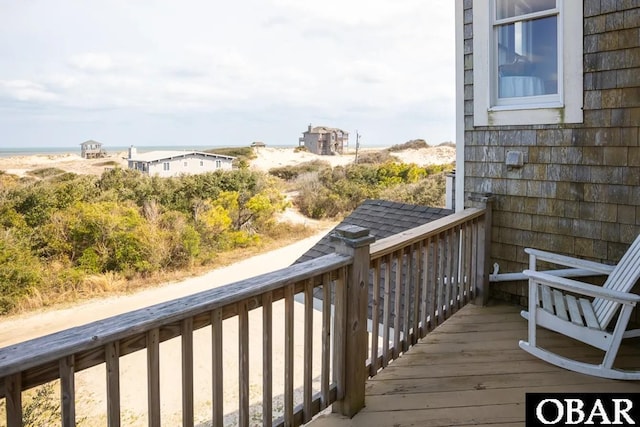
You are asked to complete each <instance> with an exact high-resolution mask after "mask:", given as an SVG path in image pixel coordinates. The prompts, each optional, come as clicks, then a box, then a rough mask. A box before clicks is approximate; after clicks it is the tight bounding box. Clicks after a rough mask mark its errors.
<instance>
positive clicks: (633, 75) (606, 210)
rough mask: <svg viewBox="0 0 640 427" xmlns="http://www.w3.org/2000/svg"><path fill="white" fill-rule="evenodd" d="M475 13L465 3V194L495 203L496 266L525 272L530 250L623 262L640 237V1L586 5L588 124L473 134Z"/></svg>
mask: <svg viewBox="0 0 640 427" xmlns="http://www.w3.org/2000/svg"><path fill="white" fill-rule="evenodd" d="M571 1H573V0H571ZM472 15H473V14H472V1H471V0H464V14H463V16H464V85H465V86H464V100H465V101H464V115H465V138H464V143H465V153H464V156H465V193H473V192H491V193H493V194H494V195H495V202H494V216H493V219H494V223H493V229H492V231H493V245H492V254H491V257H492V262H498V263H499V264H500V267H501V272H516V271H521V270H522V269H523V268H524V267H525V266H526V263H527V259H526V258H525V253H524V252H523V249H524V247H530V246H531V247H537V248H540V249H544V250H549V251H553V252H561V253H565V254H569V255H575V256H579V257H583V258H589V259H594V260H597V261H603V262H608V263H615V262H617V261H618V260H619V259H620V257H621V256H622V254H623V253H624V252H625V250H626V249H627V247H628V245H629V244H630V243H631V242H632V241H633V240H634V238H635V237H636V236H637V235H638V233H639V232H640V141H639V133H640V132H639V129H640V127H639V125H640V2H639V1H634V0H617V1H616V0H585V1H584V36H583V37H584V44H583V46H584V54H583V57H584V60H583V65H584V67H583V68H584V99H583V102H584V121H583V123H581V124H564V125H536V126H486V127H474V126H473V42H472V41H473V39H472V37H473V28H472V24H473V23H472V19H473V17H472ZM512 150H514V151H521V152H522V153H523V155H524V156H523V157H524V166H523V167H522V168H513V169H510V168H508V167H507V166H506V165H505V158H506V154H507V152H509V151H512ZM467 203H468V202H467ZM492 286H493V289H496V290H497V291H498V292H500V291H501V290H502V291H505V292H508V293H510V294H513V293H515V294H516V295H520V296H522V295H526V289H525V288H524V287H523V286H520V287H519V288H518V289H515V288H514V286H513V284H505V285H502V284H496V285H492ZM514 290H515V291H514ZM516 299H518V298H516ZM520 300H521V299H520ZM521 302H522V301H521Z"/></svg>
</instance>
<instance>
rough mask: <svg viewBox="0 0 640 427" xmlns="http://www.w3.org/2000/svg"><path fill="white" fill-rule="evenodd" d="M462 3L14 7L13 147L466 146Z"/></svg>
mask: <svg viewBox="0 0 640 427" xmlns="http://www.w3.org/2000/svg"><path fill="white" fill-rule="evenodd" d="M454 32H455V30H454V2H453V1H451V0H428V1H427V0H367V1H365V0H322V1H319V0H234V1H224V2H223V1H219V0H183V1H175V0H108V1H89V0H56V1H50V0H19V1H17V0H0V148H2V147H47V146H51V147H54V146H55V147H65V146H77V145H78V144H80V143H81V142H83V141H86V140H89V139H93V140H96V141H99V142H102V143H103V144H104V145H105V147H106V148H108V146H110V145H111V146H129V145H136V146H145V145H147V146H151V145H153V146H157V145H171V146H176V145H179V146H190V145H191V146H206V145H210V146H231V145H233V146H242V145H249V144H250V143H251V142H253V141H263V142H265V143H266V144H267V145H289V146H294V145H297V144H298V138H299V137H301V136H302V132H303V131H305V130H306V129H307V126H308V125H309V124H313V126H329V127H337V128H340V129H343V130H345V131H347V132H349V133H350V144H353V145H355V139H356V137H355V135H356V133H358V134H360V135H361V136H360V143H361V146H363V147H365V146H388V145H393V144H400V143H403V142H406V141H409V140H412V139H418V138H421V139H424V140H426V141H427V142H428V143H430V144H433V145H436V144H439V143H441V142H445V141H454V142H455V58H454V53H455V52H454V50H455V41H454V36H455V33H454Z"/></svg>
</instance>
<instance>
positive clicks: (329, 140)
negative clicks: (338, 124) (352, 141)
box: [298, 125, 349, 155]
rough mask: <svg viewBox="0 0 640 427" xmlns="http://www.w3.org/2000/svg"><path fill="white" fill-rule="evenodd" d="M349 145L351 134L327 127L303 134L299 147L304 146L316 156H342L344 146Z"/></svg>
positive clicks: (310, 130) (308, 130)
mask: <svg viewBox="0 0 640 427" xmlns="http://www.w3.org/2000/svg"><path fill="white" fill-rule="evenodd" d="M348 143H349V132H345V131H343V130H342V129H337V128H330V127H326V126H316V127H312V126H311V125H309V127H308V129H307V130H306V131H305V132H303V133H302V137H300V138H299V139H298V145H299V146H300V147H302V146H304V147H306V148H307V150H309V151H310V152H312V153H315V154H325V155H332V154H342V152H343V150H344V146H345V145H347V144H348Z"/></svg>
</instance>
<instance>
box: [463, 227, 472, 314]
mask: <svg viewBox="0 0 640 427" xmlns="http://www.w3.org/2000/svg"><path fill="white" fill-rule="evenodd" d="M463 237H464V295H465V303H467V302H469V301H470V300H471V296H472V290H471V275H472V273H471V272H472V271H473V270H472V268H471V262H472V257H473V255H472V254H473V227H472V223H471V222H469V221H467V222H466V223H465V229H464V234H463Z"/></svg>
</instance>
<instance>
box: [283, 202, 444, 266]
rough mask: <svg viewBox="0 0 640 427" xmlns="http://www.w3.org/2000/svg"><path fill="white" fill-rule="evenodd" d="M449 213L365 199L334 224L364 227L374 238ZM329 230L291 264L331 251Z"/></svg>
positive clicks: (440, 209) (388, 234)
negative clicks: (338, 222) (339, 221)
mask: <svg viewBox="0 0 640 427" xmlns="http://www.w3.org/2000/svg"><path fill="white" fill-rule="evenodd" d="M452 213H453V210H451V209H443V208H432V207H429V206H419V205H410V204H406V203H397V202H390V201H388V200H371V199H369V200H365V201H364V202H362V204H361V205H360V206H358V207H357V208H356V209H355V210H354V211H353V212H352V213H351V214H350V215H349V216H347V217H346V218H345V219H344V220H343V221H342V222H341V223H340V224H338V226H337V227H340V226H342V225H358V226H360V227H364V228H368V229H369V230H370V234H372V235H373V236H375V238H376V240H380V239H383V238H385V237H389V236H392V235H394V234H398V233H401V232H403V231H406V230H409V229H411V228H414V227H417V226H419V225H423V224H426V223H428V222H431V221H433V220H435V219H439V218H442V217H444V216H447V215H450V214H452ZM334 230H335V228H334ZM332 233H333V230H332V231H331V232H329V233H328V234H327V235H325V236H324V237H323V238H322V239H321V240H320V241H319V242H318V243H316V244H315V245H314V246H313V247H312V248H311V249H309V250H308V251H307V252H305V253H304V254H303V255H302V256H301V257H300V258H298V259H297V260H296V262H295V264H297V263H300V262H304V261H308V260H310V259H314V258H318V257H321V256H323V255H327V254H330V253H333V252H334V246H333V244H332V243H331V234H332Z"/></svg>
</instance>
